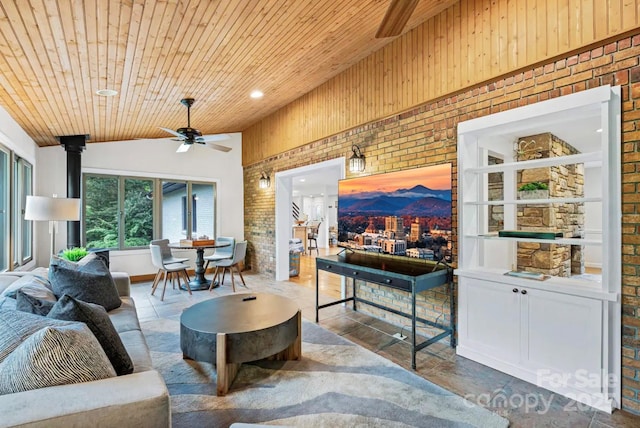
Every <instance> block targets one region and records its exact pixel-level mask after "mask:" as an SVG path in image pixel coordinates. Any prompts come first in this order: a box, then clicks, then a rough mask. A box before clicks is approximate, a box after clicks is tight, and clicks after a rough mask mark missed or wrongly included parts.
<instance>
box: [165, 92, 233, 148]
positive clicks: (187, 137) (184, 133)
mask: <svg viewBox="0 0 640 428" xmlns="http://www.w3.org/2000/svg"><path fill="white" fill-rule="evenodd" d="M194 102H195V100H194V99H193V98H183V99H181V100H180V103H181V104H182V105H184V106H185V107H187V127H186V128H178V129H177V130H175V131H174V130H173V129H169V128H162V127H161V128H160V129H162V130H163V131H166V132H168V133H169V134H171V135H174V136H176V137H178V138H177V141H182V144H180V146H179V147H178V150H176V153H184V152H186V151H187V150H189V149H190V148H191V146H192V145H193V144H194V143H197V144H202V145H206V146H209V147H211V148H212V149H214V150H220V151H221V152H228V151H230V150H231V147H226V146H221V145H219V144H214V143H213V142H214V141H224V140H228V139H229V138H231V136H230V135H229V134H212V135H202V132H200V131H198V130H197V129H195V128H192V127H191V106H192V105H193V103H194Z"/></svg>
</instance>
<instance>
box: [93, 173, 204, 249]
mask: <svg viewBox="0 0 640 428" xmlns="http://www.w3.org/2000/svg"><path fill="white" fill-rule="evenodd" d="M84 182H85V184H84V192H85V195H84V201H85V207H84V213H85V214H84V217H83V218H84V234H85V242H86V246H87V247H88V248H115V249H129V248H140V247H145V246H147V245H148V244H149V241H151V240H152V239H154V237H157V238H160V237H161V238H167V239H169V240H170V241H172V242H176V241H179V240H180V239H184V238H187V237H198V236H202V235H203V234H206V235H207V236H208V237H213V236H215V234H214V227H213V225H214V223H215V217H214V212H215V210H214V207H215V205H214V196H215V185H214V184H211V183H206V184H205V183H193V182H189V181H168V180H162V179H159V178H138V177H136V178H134V177H118V176H108V175H96V174H85V175H84ZM196 191H197V192H198V193H197V194H196ZM155 195H160V197H155ZM189 200H190V201H191V203H190V204H188V203H187V201H189ZM203 201H204V204H205V205H202V203H203ZM199 202H200V203H199ZM197 210H199V211H200V212H198V211H197ZM198 224H200V225H201V226H204V229H202V230H201V231H198Z"/></svg>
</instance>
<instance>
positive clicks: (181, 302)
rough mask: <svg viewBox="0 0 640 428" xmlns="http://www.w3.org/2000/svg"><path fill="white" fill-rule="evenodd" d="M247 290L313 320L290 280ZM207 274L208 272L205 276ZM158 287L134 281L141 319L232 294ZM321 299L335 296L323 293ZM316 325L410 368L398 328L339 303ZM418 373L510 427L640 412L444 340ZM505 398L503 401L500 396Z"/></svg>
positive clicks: (310, 295)
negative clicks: (579, 394) (532, 377)
mask: <svg viewBox="0 0 640 428" xmlns="http://www.w3.org/2000/svg"><path fill="white" fill-rule="evenodd" d="M243 275H244V278H245V280H246V282H247V286H248V289H246V288H244V287H242V286H241V285H240V286H239V287H238V283H239V282H237V283H236V287H237V292H240V293H244V292H268V293H275V294H280V295H283V296H286V297H289V298H291V299H293V300H295V301H296V302H298V304H299V305H300V307H301V308H302V315H303V317H304V318H305V319H307V320H309V321H314V320H315V290H313V289H311V288H309V287H305V286H301V285H300V284H296V283H294V282H290V281H279V282H278V281H275V280H273V279H271V278H268V277H266V276H263V275H257V274H251V273H249V272H245V273H243ZM209 277H210V275H209ZM161 287H162V284H161V285H160V287H159V290H158V291H156V295H155V296H151V295H150V291H151V283H150V282H144V283H137V284H133V285H132V293H131V294H132V296H133V298H134V300H135V302H136V306H137V308H138V315H139V317H140V321H147V320H153V319H157V318H172V319H179V318H180V314H181V313H182V311H183V310H184V309H185V308H187V307H189V306H191V305H193V304H194V303H197V302H200V301H202V300H206V299H210V298H212V297H215V296H221V295H225V294H229V293H232V290H231V284H230V281H229V278H227V279H226V281H225V285H223V286H222V287H218V288H216V289H214V290H213V291H211V292H209V291H194V292H193V295H191V296H190V295H189V294H188V293H187V292H186V291H180V290H177V289H175V290H174V289H172V288H171V285H168V286H167V292H166V295H165V299H164V301H163V302H161V301H160V294H161V291H162V290H161ZM320 300H321V303H325V302H328V301H330V300H333V298H330V297H328V296H326V295H323V294H321V297H320ZM319 324H320V325H322V326H323V327H325V328H327V329H328V330H331V331H333V332H335V333H336V334H339V335H341V336H343V337H345V338H347V339H349V340H351V341H353V342H355V343H357V344H359V345H361V346H363V347H365V348H367V349H369V350H371V351H373V352H376V353H377V354H379V355H381V356H383V357H385V358H387V359H389V360H391V361H393V362H395V363H397V364H399V365H401V366H403V367H405V368H406V369H407V370H411V367H410V366H411V350H410V347H409V345H408V343H406V342H403V341H400V340H398V339H395V338H394V337H392V335H393V334H394V333H397V332H398V328H397V327H395V326H392V325H390V324H387V323H385V322H383V321H381V320H378V319H375V318H372V317H369V316H367V315H364V314H362V313H359V312H354V311H353V310H351V309H349V308H346V307H343V306H339V305H338V306H333V307H330V308H326V309H323V310H321V312H320V323H319ZM416 374H418V375H419V376H422V377H423V378H425V379H427V380H429V381H431V382H433V383H435V384H438V385H440V386H442V387H443V388H445V389H447V390H449V391H451V392H453V393H456V394H458V395H461V396H463V397H467V398H468V399H469V400H470V401H472V402H476V403H478V404H481V405H484V406H485V407H488V408H490V409H491V410H493V411H494V412H496V413H499V414H501V415H502V416H504V417H506V418H508V419H509V421H510V423H511V425H510V426H512V427H550V426H552V427H592V428H601V427H640V416H635V415H632V414H630V413H628V412H624V411H616V412H614V413H613V414H611V415H609V414H606V413H603V412H600V411H596V410H594V409H592V408H589V407H585V406H583V405H581V404H577V403H575V402H573V401H571V400H568V399H566V398H564V397H561V396H559V395H557V394H553V393H551V392H549V391H547V390H545V389H542V388H538V387H536V386H534V385H532V384H529V383H527V382H524V381H521V380H519V379H516V378H514V377H511V376H509V375H506V374H504V373H502V372H499V371H496V370H493V369H491V368H488V367H486V366H483V365H481V364H478V363H476V362H473V361H471V360H468V359H466V358H462V357H458V356H457V355H456V354H455V351H454V350H453V349H452V348H450V347H449V346H448V345H447V344H445V343H435V344H433V345H431V346H429V347H428V348H426V349H424V350H422V351H420V352H419V353H418V355H417V370H416ZM504 397H506V400H505V399H504Z"/></svg>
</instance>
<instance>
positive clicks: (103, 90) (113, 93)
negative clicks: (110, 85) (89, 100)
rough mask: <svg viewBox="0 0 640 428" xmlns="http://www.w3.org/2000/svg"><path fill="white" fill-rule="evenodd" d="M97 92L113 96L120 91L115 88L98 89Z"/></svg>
mask: <svg viewBox="0 0 640 428" xmlns="http://www.w3.org/2000/svg"><path fill="white" fill-rule="evenodd" d="M96 94H97V95H100V96H103V97H113V96H114V95H118V91H114V90H113V89H98V90H97V91H96Z"/></svg>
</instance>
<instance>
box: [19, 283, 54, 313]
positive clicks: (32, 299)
mask: <svg viewBox="0 0 640 428" xmlns="http://www.w3.org/2000/svg"><path fill="white" fill-rule="evenodd" d="M55 304H56V301H55V300H53V301H52V300H48V299H44V298H38V297H36V296H33V295H31V294H29V293H28V292H27V293H25V291H24V290H22V289H19V290H18V291H17V292H16V309H17V310H19V311H22V312H28V313H30V314H35V315H42V316H43V317H46V316H47V314H48V313H49V311H50V310H51V308H53V305H55Z"/></svg>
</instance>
